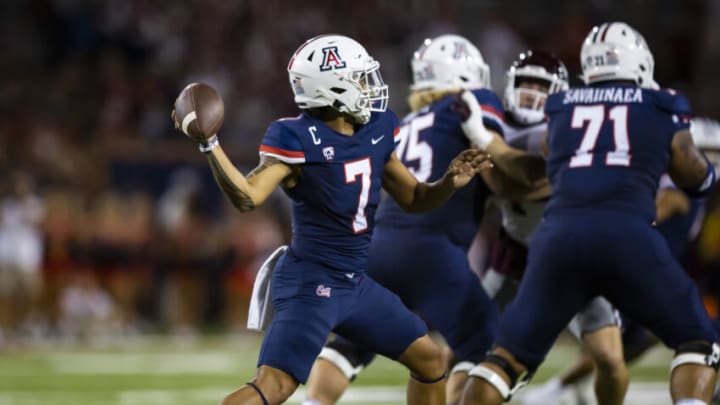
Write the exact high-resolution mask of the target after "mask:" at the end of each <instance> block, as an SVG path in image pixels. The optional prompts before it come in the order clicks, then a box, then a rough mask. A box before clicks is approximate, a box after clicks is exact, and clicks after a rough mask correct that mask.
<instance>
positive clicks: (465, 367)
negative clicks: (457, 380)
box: [450, 361, 477, 374]
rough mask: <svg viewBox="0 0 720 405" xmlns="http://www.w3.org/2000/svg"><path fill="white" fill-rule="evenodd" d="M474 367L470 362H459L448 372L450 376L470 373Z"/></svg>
mask: <svg viewBox="0 0 720 405" xmlns="http://www.w3.org/2000/svg"><path fill="white" fill-rule="evenodd" d="M476 365H477V364H475V363H473V362H471V361H460V362H458V363H457V364H456V365H455V366H454V367H453V368H452V370H450V374H455V373H467V372H470V370H472V368H473V367H475V366H476Z"/></svg>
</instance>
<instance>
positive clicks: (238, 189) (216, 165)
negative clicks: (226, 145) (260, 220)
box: [207, 146, 293, 212]
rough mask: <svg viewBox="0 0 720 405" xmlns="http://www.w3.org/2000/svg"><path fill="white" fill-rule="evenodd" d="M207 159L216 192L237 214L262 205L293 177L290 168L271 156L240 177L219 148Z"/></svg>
mask: <svg viewBox="0 0 720 405" xmlns="http://www.w3.org/2000/svg"><path fill="white" fill-rule="evenodd" d="M207 158H208V161H209V162H210V167H211V168H212V172H213V176H214V177H215V180H216V181H217V183H218V185H219V186H220V189H222V191H223V192H224V193H225V195H226V196H227V197H228V198H229V199H230V202H231V203H232V204H233V205H234V206H235V207H236V208H237V209H238V210H240V211H241V212H247V211H252V210H253V209H255V207H257V206H258V205H260V204H262V203H263V202H264V201H265V200H266V199H267V198H268V196H269V195H270V194H271V193H272V192H273V190H275V188H276V187H277V186H278V185H279V184H280V183H281V182H283V180H285V179H286V178H287V177H288V176H290V175H291V174H292V173H293V168H292V167H291V166H290V165H288V164H286V163H283V162H281V161H280V160H278V159H277V158H274V157H272V156H262V157H261V158H260V164H259V165H258V166H257V167H255V169H253V170H252V171H251V172H250V173H248V175H247V176H243V175H242V173H240V171H239V170H238V169H237V168H236V167H235V165H233V164H232V162H231V161H230V159H229V158H228V157H227V155H226V154H225V151H223V149H222V148H221V147H220V146H217V147H215V148H214V149H212V150H211V151H210V152H208V153H207Z"/></svg>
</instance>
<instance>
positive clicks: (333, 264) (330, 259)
mask: <svg viewBox="0 0 720 405" xmlns="http://www.w3.org/2000/svg"><path fill="white" fill-rule="evenodd" d="M397 127H398V119H397V116H396V115H395V113H393V112H391V111H386V112H383V113H373V115H372V117H371V119H370V121H369V122H368V123H367V124H365V125H363V126H361V127H359V128H358V129H357V130H356V132H355V134H353V135H352V136H347V135H343V134H340V133H338V132H336V131H334V130H333V129H331V128H329V127H328V126H327V125H326V124H325V123H324V122H322V121H320V120H317V119H314V118H312V117H310V116H309V115H307V114H305V113H303V114H300V115H299V116H298V117H296V118H290V119H280V120H277V121H274V122H273V123H271V124H270V126H269V127H268V129H267V131H266V132H265V137H264V138H263V141H262V144H261V145H260V155H261V156H263V155H265V156H272V157H275V158H277V159H279V160H281V161H283V162H285V163H288V164H293V165H301V171H302V172H301V174H300V178H299V181H298V183H297V185H296V186H295V187H293V188H290V189H284V191H285V193H286V194H287V195H288V196H289V197H290V198H291V199H292V201H293V205H292V217H293V219H292V227H293V238H292V243H291V246H290V247H291V249H293V253H294V254H295V255H296V256H298V257H300V258H301V259H306V260H311V261H314V262H318V263H322V264H325V265H327V266H328V267H330V268H332V269H333V270H337V271H342V272H358V271H362V270H364V268H365V263H366V262H367V255H368V247H369V244H370V238H371V236H372V230H373V226H374V223H375V219H374V217H375V210H376V209H377V205H378V203H379V202H380V196H381V189H382V176H383V171H384V167H385V164H386V163H387V161H388V159H389V158H390V156H391V154H392V152H393V150H394V148H395V138H396V135H397Z"/></svg>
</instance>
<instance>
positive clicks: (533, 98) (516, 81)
mask: <svg viewBox="0 0 720 405" xmlns="http://www.w3.org/2000/svg"><path fill="white" fill-rule="evenodd" d="M568 86H569V84H568V80H567V69H566V68H565V65H564V64H563V63H562V61H560V60H559V59H557V57H555V56H554V55H552V54H548V53H545V52H541V51H538V52H533V51H528V52H527V53H523V54H521V55H520V59H519V60H518V61H516V62H515V63H514V64H513V66H512V67H511V68H510V69H509V70H508V72H507V78H506V85H505V94H504V101H505V108H506V109H507V111H508V113H510V114H511V115H512V117H513V118H514V119H515V121H517V122H519V123H521V124H525V125H531V124H537V123H539V122H542V121H543V120H544V119H545V112H544V108H545V102H546V101H547V98H548V96H549V95H550V94H553V93H557V92H559V91H564V90H567V89H568Z"/></svg>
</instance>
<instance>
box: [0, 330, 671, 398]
mask: <svg viewBox="0 0 720 405" xmlns="http://www.w3.org/2000/svg"><path fill="white" fill-rule="evenodd" d="M259 342H260V339H259V337H258V336H257V335H247V336H240V337H237V336H236V337H233V338H230V337H216V338H204V339H202V340H201V341H199V342H194V343H192V344H189V343H179V342H175V341H173V340H171V339H168V338H148V339H145V338H143V339H137V340H135V339H134V340H132V341H131V342H128V343H126V344H123V345H114V346H112V347H106V348H102V349H100V348H95V349H93V348H81V347H78V346H66V347H60V346H57V347H53V345H49V344H48V345H46V346H45V347H41V348H38V347H34V348H32V349H14V350H11V351H10V350H6V351H4V352H0V405H71V404H72V405H100V404H102V405H171V404H172V405H190V404H193V405H194V404H216V403H217V401H218V400H219V399H220V398H222V396H223V395H224V394H226V393H227V392H229V391H231V390H233V389H234V388H236V387H237V386H239V385H241V384H242V383H243V382H245V381H247V380H248V379H249V378H251V377H252V376H253V374H254V369H255V360H256V356H257V351H258V345H259ZM576 350H577V349H576V347H575V345H574V343H572V342H571V341H570V340H569V339H561V341H560V343H559V344H558V345H557V346H556V348H555V349H553V351H552V352H551V354H550V356H549V357H548V360H547V362H546V363H545V364H544V365H543V367H542V368H541V369H540V370H539V372H538V375H537V377H536V379H535V380H534V383H539V382H542V381H544V380H546V379H547V378H548V377H549V376H550V375H551V374H552V373H554V372H556V371H558V370H560V369H562V368H563V367H564V366H565V365H566V364H568V363H569V362H571V361H572V360H573V356H574V354H575V353H576ZM669 362H670V352H669V351H667V350H665V349H662V348H657V349H654V350H653V351H651V353H649V354H648V355H646V357H645V358H644V359H643V360H642V361H641V362H640V363H638V364H636V365H635V366H633V368H632V369H631V371H632V377H631V378H632V384H631V389H630V392H629V394H628V401H627V403H628V404H637V405H644V404H654V405H659V404H670V399H669V396H668V394H667V388H666V385H665V384H664V382H665V381H666V379H667V377H668V375H669V371H668V365H669ZM406 379H407V372H406V371H405V370H404V369H403V368H402V367H401V366H399V365H398V364H396V363H394V362H392V361H390V360H387V359H384V358H381V359H379V360H377V361H376V362H374V363H373V364H372V365H371V366H370V367H369V368H368V369H367V370H366V371H365V372H364V373H363V374H362V375H361V376H360V377H359V378H358V380H357V381H356V382H355V383H354V384H353V388H352V390H351V391H349V392H348V393H347V394H346V396H345V397H344V398H343V401H342V403H352V404H373V405H379V404H402V403H404V384H405V381H406ZM301 399H302V391H301V392H299V393H298V394H296V395H295V396H294V397H293V398H292V399H291V402H290V403H295V404H297V403H299V400H301Z"/></svg>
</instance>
